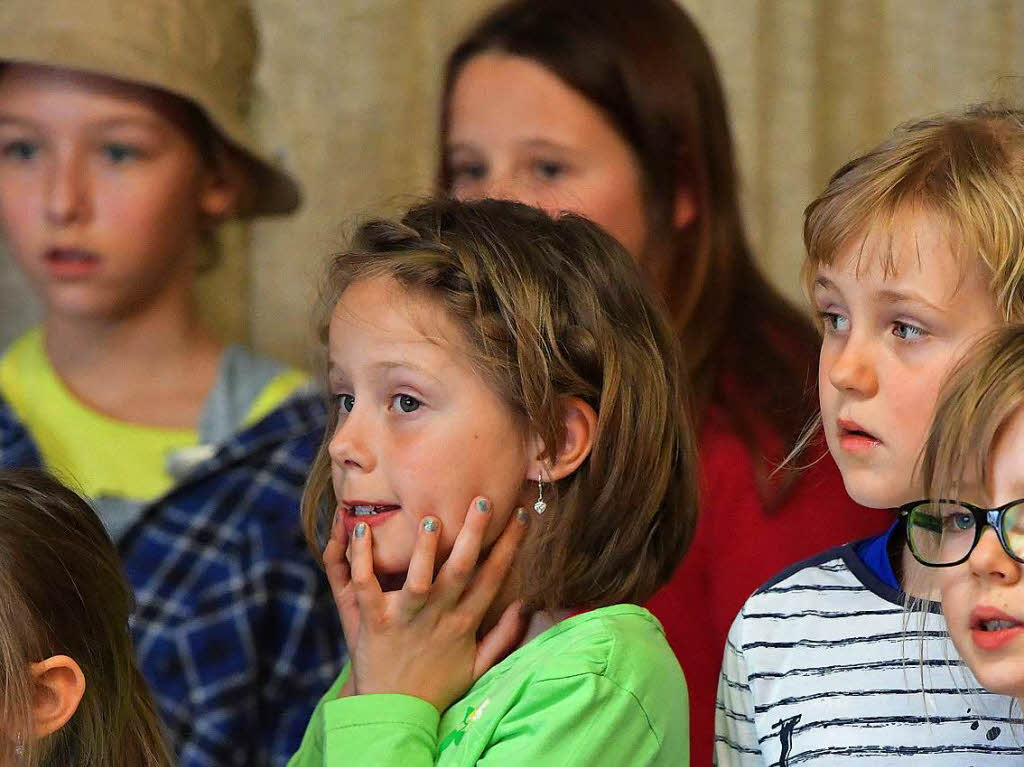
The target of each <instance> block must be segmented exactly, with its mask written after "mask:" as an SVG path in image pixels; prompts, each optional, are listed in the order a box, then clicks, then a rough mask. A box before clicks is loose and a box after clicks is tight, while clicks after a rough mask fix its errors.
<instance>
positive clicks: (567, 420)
mask: <svg viewBox="0 0 1024 767" xmlns="http://www.w3.org/2000/svg"><path fill="white" fill-rule="evenodd" d="M564 407H565V415H564V422H563V429H564V434H563V439H562V447H561V450H560V451H559V453H558V455H555V456H547V457H545V458H544V459H541V458H539V457H538V458H536V459H534V460H532V461H530V465H529V466H528V467H527V472H528V476H527V479H528V480H532V481H534V482H536V481H537V478H538V476H540V477H543V478H544V481H545V482H555V481H557V480H559V479H562V478H563V477H568V476H569V475H570V474H572V473H573V472H574V471H576V469H578V468H579V467H580V464H581V463H583V461H585V460H586V458H587V456H588V455H590V449H591V448H592V447H593V446H594V436H595V435H596V434H597V413H595V412H594V408H592V407H591V406H590V405H588V404H587V403H586V402H584V401H583V400H582V399H580V398H579V397H568V398H567V399H566V400H565V401H564ZM543 454H544V445H543V443H542V442H541V441H540V440H539V439H538V440H537V452H536V455H537V456H541V455H543Z"/></svg>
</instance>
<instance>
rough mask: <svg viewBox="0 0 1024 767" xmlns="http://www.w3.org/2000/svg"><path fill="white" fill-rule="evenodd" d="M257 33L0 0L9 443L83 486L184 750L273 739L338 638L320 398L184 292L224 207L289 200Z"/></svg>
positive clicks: (4, 431) (272, 750)
mask: <svg viewBox="0 0 1024 767" xmlns="http://www.w3.org/2000/svg"><path fill="white" fill-rule="evenodd" d="M257 50H258V39H257V35H256V28H255V25H254V21H253V18H252V13H251V10H250V7H249V4H248V2H246V0H95V2H91V3H89V5H88V10H87V12H84V9H83V6H82V5H81V4H80V3H79V2H77V1H76V0H3V2H2V3H0V234H2V235H3V238H4V244H5V246H6V249H7V250H8V251H9V252H10V254H11V255H12V256H13V258H14V260H15V262H16V263H17V264H18V265H19V266H20V267H21V269H22V270H23V272H24V273H25V274H26V276H27V277H28V280H29V282H30V283H31V285H32V286H33V288H34V290H35V291H36V293H37V294H38V297H39V299H40V301H41V303H42V307H43V312H42V316H43V319H42V323H41V326H40V327H38V328H36V329H34V330H31V331H29V332H28V333H27V334H26V335H24V336H23V337H21V338H20V339H18V340H16V341H15V342H14V344H12V346H11V347H10V348H9V349H8V350H7V351H6V352H5V353H4V354H3V356H2V357H0V466H4V465H7V466H31V465H42V466H45V467H47V468H49V469H51V470H52V471H55V472H57V473H58V474H60V475H62V476H64V477H66V478H68V479H69V480H70V481H71V482H72V483H74V484H75V485H76V486H77V487H78V488H80V489H81V490H82V491H83V492H84V493H85V494H86V495H87V496H88V497H89V498H90V500H91V502H92V503H93V505H94V507H95V508H96V510H97V512H98V514H99V516H100V518H101V519H102V520H103V522H104V524H105V526H106V528H107V530H108V532H109V533H110V535H111V537H112V538H113V539H114V541H115V543H117V545H118V547H119V549H120V552H121V555H122V557H123V561H124V564H125V569H126V572H127V575H128V577H129V580H130V581H131V583H132V586H133V588H134V589H135V593H136V597H137V600H138V604H139V609H138V611H137V614H136V616H135V618H134V621H133V625H132V629H133V633H134V639H135V644H136V649H137V652H138V655H139V661H140V667H141V669H142V671H143V673H144V674H145V676H146V677H147V680H148V681H149V683H150V685H151V687H152V688H153V692H154V695H155V698H156V700H157V703H158V706H159V708H160V711H161V714H162V716H163V719H164V722H165V725H166V727H167V730H168V733H169V735H170V738H171V741H172V744H173V745H174V748H175V751H176V755H177V757H178V759H179V760H180V763H181V764H185V765H196V766H198V765H221V764H224V765H226V764H243V763H244V764H247V765H251V764H270V763H274V764H276V763H283V762H284V761H285V759H286V758H287V757H288V755H289V754H290V753H291V751H292V750H294V748H295V747H297V745H298V742H299V739H300V738H301V735H302V730H303V727H304V724H305V721H306V720H307V719H308V716H309V713H310V711H311V710H312V707H313V705H314V703H315V701H316V698H317V696H318V693H319V691H321V690H322V688H323V687H325V686H326V685H327V684H329V683H330V681H331V678H332V674H333V671H334V670H335V669H336V668H337V666H338V663H339V661H340V660H341V654H342V648H341V647H340V645H339V642H338V639H337V637H339V636H340V632H339V631H338V626H337V618H336V613H335V610H334V609H333V604H332V602H331V600H330V596H329V593H328V591H327V590H326V585H325V584H324V583H323V582H322V579H321V575H320V573H319V570H318V568H317V566H316V565H315V563H314V562H313V559H312V557H311V556H310V554H309V553H308V552H307V550H306V548H305V545H304V543H303V540H302V535H301V532H300V529H299V524H298V501H299V495H300V493H301V488H302V485H303V482H304V479H305V469H306V467H307V466H308V465H309V463H310V462H311V460H312V458H313V455H314V454H315V451H316V447H317V445H318V443H319V440H320V437H321V434H322V431H323V427H324V423H325V419H324V406H323V405H322V404H321V400H320V398H319V397H318V396H316V395H315V394H313V393H312V392H310V391H308V389H307V387H306V378H305V376H303V375H302V374H301V373H299V372H298V371H295V370H290V369H287V368H285V367H283V366H281V365H279V364H277V363H275V362H273V361H271V360H267V359H264V358H262V357H259V356H257V355H255V354H253V353H252V352H250V351H248V350H246V349H244V348H242V347H238V346H228V347H225V346H223V345H222V344H221V343H220V342H219V341H218V340H217V339H216V338H215V337H214V336H213V335H212V334H211V333H209V332H208V331H206V330H205V329H204V328H202V326H201V324H200V323H199V322H198V320H197V316H196V312H195V308H194V304H193V300H192V288H193V284H194V282H195V278H196V275H197V272H198V270H199V269H200V267H201V264H202V262H203V260H204V256H203V254H204V252H207V251H208V250H209V249H208V248H207V247H206V246H207V243H208V242H209V240H210V239H211V236H212V235H213V233H214V232H215V230H216V227H217V226H218V224H219V223H220V222H222V221H223V220H225V219H226V218H229V217H232V216H258V215H267V214H284V213H289V212H291V211H293V210H294V209H295V208H296V207H297V206H298V205H299V201H300V193H299V188H298V185H297V184H296V182H295V181H294V180H293V179H292V178H291V177H290V176H289V175H288V174H287V173H286V172H285V171H284V170H282V169H281V168H280V167H278V166H277V164H276V163H275V162H273V161H272V160H271V159H270V158H269V157H268V156H267V154H266V153H265V152H264V151H263V150H262V149H261V147H260V146H259V143H258V142H257V141H256V140H255V138H254V137H253V135H252V134H251V132H250V130H249V128H248V126H247V124H246V116H247V112H248V109H249V105H250V102H251V97H252V73H253V67H254V64H255V61H256V56H257Z"/></svg>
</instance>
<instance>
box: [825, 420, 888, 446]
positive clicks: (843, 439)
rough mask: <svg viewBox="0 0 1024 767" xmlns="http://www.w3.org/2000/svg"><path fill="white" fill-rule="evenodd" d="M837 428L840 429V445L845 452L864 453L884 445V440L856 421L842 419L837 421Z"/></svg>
mask: <svg viewBox="0 0 1024 767" xmlns="http://www.w3.org/2000/svg"><path fill="white" fill-rule="evenodd" d="M836 426H837V428H838V436H839V445H840V447H842V448H843V449H844V450H848V451H851V452H862V451H865V450H870V449H872V448H874V447H876V446H878V445H880V444H882V440H880V439H879V438H878V437H876V436H875V435H874V434H872V433H871V432H869V431H868V430H867V429H865V428H864V427H863V426H861V425H860V424H859V423H857V422H856V421H851V420H850V419H848V418H840V419H839V420H838V421H836Z"/></svg>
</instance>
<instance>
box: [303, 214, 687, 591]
mask: <svg viewBox="0 0 1024 767" xmlns="http://www.w3.org/2000/svg"><path fill="white" fill-rule="evenodd" d="M323 295H324V321H323V325H322V329H323V332H324V340H325V341H326V343H327V350H328V357H329V361H328V371H327V377H328V385H329V387H330V392H331V394H332V398H333V403H334V404H333V406H332V412H331V425H330V427H329V430H328V434H327V437H326V438H325V442H324V444H323V445H322V447H321V450H320V453H319V455H318V456H317V459H316V461H315V464H314V467H313V470H312V473H311V477H310V483H309V487H308V488H307V494H306V498H305V503H304V506H305V512H304V514H305V521H306V527H307V533H308V534H309V536H310V540H311V541H313V542H314V545H319V544H318V543H316V536H315V532H316V530H317V527H318V524H319V525H320V529H322V526H323V524H324V523H325V522H328V521H329V519H330V518H331V517H333V516H334V514H335V511H336V510H337V511H338V512H339V513H340V514H341V515H343V517H344V518H345V521H346V523H351V524H349V529H350V530H351V526H352V525H354V524H355V516H354V514H355V509H354V507H355V506H366V507H372V511H373V512H374V514H372V515H370V516H360V517H359V519H360V521H367V522H368V524H370V525H372V526H373V556H374V563H375V569H376V571H377V573H378V574H379V575H380V574H384V575H386V574H395V575H397V574H401V573H404V572H405V570H406V569H407V567H408V564H409V558H410V555H411V553H412V547H413V542H414V541H415V539H416V535H417V530H418V529H419V524H420V520H421V518H422V517H424V516H426V515H433V516H436V517H437V518H439V519H440V520H441V524H442V528H441V554H442V558H445V557H447V554H448V553H449V552H450V550H451V546H452V543H453V541H454V539H455V536H456V534H457V533H458V531H459V529H460V528H461V524H462V520H463V518H464V515H465V513H466V509H467V508H468V507H469V504H470V502H471V501H472V499H473V498H474V497H475V496H476V495H484V496H486V497H487V498H488V499H490V501H491V504H492V507H493V509H494V512H493V514H494V519H493V521H492V527H491V528H490V530H489V532H488V537H487V540H485V544H487V545H489V544H490V543H493V541H494V540H495V539H496V538H497V536H498V534H499V533H500V531H501V530H502V529H504V525H505V523H506V521H507V520H508V519H509V515H510V514H512V513H513V510H514V509H515V508H516V507H525V508H527V509H532V507H533V504H534V502H535V501H536V500H537V497H538V480H541V482H542V483H543V488H544V501H545V502H546V503H547V510H546V511H545V512H544V513H543V514H542V515H536V514H535V515H534V519H533V522H532V523H531V527H530V531H529V533H528V538H527V541H526V543H525V544H524V548H523V550H522V552H521V553H520V558H519V563H520V565H519V568H518V578H519V583H520V586H519V591H520V594H519V596H520V597H521V598H522V599H524V601H525V603H526V604H527V605H529V606H531V607H534V608H558V607H574V606H588V607H600V606H604V605H609V604H614V603H617V602H643V601H644V600H646V599H647V598H648V597H649V596H650V595H651V594H652V593H653V592H654V591H655V590H656V589H657V587H658V586H659V585H661V584H662V583H663V582H664V581H665V580H667V579H668V577H669V575H670V574H671V572H672V571H673V569H674V568H675V566H676V564H677V563H678V561H679V560H680V559H681V558H682V555H683V553H684V552H685V551H686V548H687V546H688V545H689V542H690V539H691V538H692V535H693V530H694V523H695V487H696V485H695V479H694V461H695V457H694V448H693V445H692V431H691V425H690V421H689V416H688V402H687V393H686V385H685V374H684V369H683V366H682V361H681V357H680V351H679V347H678V343H677V341H676V337H675V333H674V332H673V330H672V328H671V326H670V325H669V323H668V321H667V320H666V318H665V315H664V313H663V312H662V311H661V309H660V307H659V306H657V304H656V302H655V301H654V300H653V299H652V298H651V297H650V295H649V294H648V292H647V291H646V290H645V289H644V287H643V285H642V282H641V278H640V275H639V273H638V270H637V268H636V266H635V264H634V263H633V261H632V259H631V258H630V256H629V255H628V254H627V253H626V252H625V251H624V250H623V249H622V247H621V246H620V245H619V244H618V243H617V242H616V241H615V240H613V239H612V238H611V237H610V236H609V235H607V234H605V233H604V232H603V231H602V230H601V229H599V228H598V227H597V226H596V225H594V224H592V223H590V222H588V221H587V220H585V219H583V218H580V217H578V216H572V215H568V216H563V217H561V218H558V219H552V218H550V217H549V216H548V215H547V214H545V213H543V212H542V211H540V210H537V209H534V208H530V207H527V206H525V205H522V204H519V203H514V202H507V201H496V200H481V201H477V202H455V201H449V200H438V201H432V202H426V203H424V204H422V205H419V206H417V207H414V208H413V209H412V210H410V211H409V212H408V213H407V214H406V215H405V216H404V217H403V218H402V220H401V221H373V222H371V223H368V224H366V225H364V226H362V227H361V228H360V229H359V231H358V232H357V233H356V235H355V237H354V239H353V241H352V244H351V247H350V249H349V250H348V251H347V252H345V253H342V254H341V255H338V256H336V257H334V259H333V260H332V262H331V264H330V267H329V273H328V276H327V279H326V284H325V285H324V289H323ZM360 511H361V512H363V511H365V509H361V510H360ZM530 513H531V514H534V512H533V511H530Z"/></svg>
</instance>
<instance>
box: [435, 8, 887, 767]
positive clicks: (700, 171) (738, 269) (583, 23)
mask: <svg viewBox="0 0 1024 767" xmlns="http://www.w3.org/2000/svg"><path fill="white" fill-rule="evenodd" d="M441 141H442V153H443V154H442V160H441V166H440V174H439V186H440V188H441V190H442V191H444V192H447V193H451V194H453V195H454V196H456V197H459V198H472V197H484V196H500V197H507V198H511V199H517V200H520V201H523V202H527V203H530V204H533V205H538V206H540V207H543V208H545V209H547V210H548V211H549V212H555V211H559V210H571V211H574V212H577V213H580V214H582V215H585V216H587V217H588V218H590V219H592V220H593V221H595V222H596V223H598V224H600V225H601V226H602V227H604V228H605V229H606V230H607V231H608V232H610V233H611V234H613V235H614V236H615V237H617V238H618V239H619V240H620V242H622V243H623V244H624V245H625V246H626V248H627V249H628V250H629V251H630V252H631V253H632V255H633V257H634V258H636V259H637V261H639V263H640V265H641V267H642V269H643V271H644V272H645V274H646V277H647V280H648V284H650V285H652V286H655V287H656V288H657V289H658V291H659V292H660V293H661V295H662V297H663V298H664V300H665V302H666V303H667V304H668V307H669V310H670V313H671V318H672V324H673V327H674V329H675V331H676V332H677V333H678V335H679V337H680V339H681V340H682V344H683V350H684V354H685V356H686V363H687V369H688V372H689V374H690V376H691V377H692V379H693V382H694V384H695V389H696V397H695V400H696V401H695V413H696V420H697V423H698V426H699V432H698V433H699V437H698V445H699V450H700V458H701V473H702V485H701V510H702V514H701V521H700V524H699V527H698V532H697V537H696V540H695V542H694V546H693V548H692V549H691V551H690V553H689V554H688V555H687V560H686V561H685V562H684V563H683V565H682V567H681V568H680V569H679V571H678V573H677V574H676V576H675V577H674V578H673V580H672V582H671V583H670V584H669V586H667V587H666V588H665V589H664V590H663V591H662V592H661V593H660V594H659V595H658V596H656V597H655V599H654V600H653V601H652V602H651V604H650V606H651V609H652V610H653V611H654V612H655V614H656V615H657V616H658V617H659V618H660V619H661V620H662V621H663V622H664V624H665V627H666V630H667V633H668V636H669V640H670V642H671V643H672V645H673V647H674V649H675V650H676V653H677V655H678V657H679V659H680V662H681V663H682V664H683V667H684V670H685V671H686V676H687V680H688V682H689V684H690V692H691V700H692V701H693V703H692V707H691V725H692V728H693V732H694V738H695V740H694V745H695V750H694V758H695V762H697V763H700V764H707V763H708V762H710V759H711V756H710V748H711V740H712V728H713V724H712V723H713V717H714V695H715V688H716V685H717V679H718V666H719V661H720V658H721V653H722V648H723V645H724V642H725V636H726V633H727V632H728V629H729V625H730V622H731V621H732V618H733V616H734V615H735V613H736V610H737V609H738V608H739V606H740V605H741V604H742V602H743V600H744V599H745V598H746V597H747V596H748V594H749V593H750V592H751V591H753V590H754V589H755V588H756V587H757V586H758V585H760V583H761V582H762V581H764V580H765V579H767V578H768V577H769V576H771V575H772V574H773V573H774V572H776V571H777V570H778V569H779V568H781V567H783V566H784V565H786V564H789V563H791V562H794V561H797V560H799V559H801V558H802V557H804V556H807V555H809V554H811V553H813V552H815V551H818V550H820V549H822V548H826V547H828V546H830V545H833V544H838V543H843V542H845V541H847V540H849V539H854V538H858V537H861V536H863V535H867V534H870V533H874V532H877V531H878V530H880V529H882V527H884V524H885V517H884V516H883V515H880V514H878V513H877V512H871V511H865V510H863V509H862V508H860V507H858V506H857V505H856V504H854V503H852V502H851V501H850V500H849V498H848V497H847V495H846V493H845V492H844V490H843V487H842V483H841V479H840V477H839V474H838V473H837V471H836V468H835V465H834V463H833V461H832V459H831V458H830V457H829V456H828V455H826V454H824V453H825V451H824V448H823V446H821V445H820V444H816V445H814V446H813V448H812V449H810V450H808V451H807V452H806V453H805V456H804V460H802V461H801V463H808V464H811V465H810V466H809V468H808V469H807V470H806V471H804V472H803V473H801V474H794V473H791V472H783V473H779V474H775V475H773V471H774V469H775V468H776V467H777V466H778V465H779V464H780V463H781V462H782V460H783V459H784V457H785V456H786V454H787V452H788V451H789V449H790V447H792V445H794V444H795V443H796V440H797V438H798V435H799V433H800V431H801V428H802V427H803V426H804V424H805V423H806V422H807V420H808V419H809V418H810V417H811V416H812V415H813V413H814V409H815V403H814V397H813V388H814V366H815V361H816V358H817V352H818V336H817V333H816V332H815V330H814V328H813V326H812V325H811V323H810V322H809V321H808V319H807V318H805V317H804V316H803V315H802V314H801V313H800V312H799V311H798V310H797V309H795V308H794V307H793V306H791V305H789V304H788V303H787V302H786V301H785V299H783V298H782V297H781V296H780V295H779V294H778V293H777V292H776V291H775V290H774V289H773V288H772V287H771V286H770V285H769V284H768V282H767V281H766V280H765V278H764V277H763V276H762V275H761V273H760V271H759V270H758V268H757V266H756V264H755V260H754V255H753V253H752V252H751V250H750V247H749V245H748V243H747V240H746V235H745V233H744V227H743V221H742V217H741V215H740V210H739V202H738V179H737V174H736V169H735V161H734V157H733V147H732V139H731V136H730V131H729V123H728V118H727V115H726V107H725V97H724V94H723V92H722V87H721V84H720V82H719V78H718V74H717V72H716V70H715V65H714V61H713V59H712V57H711V53H710V51H709V50H708V47H707V45H706V43H705V41H704V39H703V38H702V37H701V34H700V32H699V31H698V30H697V28H696V26H695V25H694V24H693V22H692V20H691V19H690V18H689V17H688V16H687V14H686V13H685V12H684V11H683V10H682V8H680V7H679V5H678V3H676V2H673V0H638V2H630V3H624V2H621V1H620V0H592V1H590V2H585V3H581V2H578V1H577V0H514V1H513V2H508V3H505V4H503V5H501V6H500V7H498V8H497V9H496V10H495V11H493V12H492V13H491V14H490V15H488V16H487V17H486V18H485V19H483V20H482V21H480V22H479V24H478V25H477V26H476V27H475V28H474V29H473V30H472V31H471V32H469V34H467V35H466V36H465V37H464V38H463V39H462V41H461V42H460V43H459V44H458V45H457V46H456V47H455V49H454V51H453V52H452V54H451V56H450V57H449V59H448V65H447V71H446V74H445V80H444V88H443V104H442V110H441ZM819 459H820V460H819ZM795 529H798V530H800V534H799V535H794V534H793V532H792V531H793V530H795Z"/></svg>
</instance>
